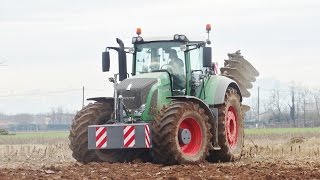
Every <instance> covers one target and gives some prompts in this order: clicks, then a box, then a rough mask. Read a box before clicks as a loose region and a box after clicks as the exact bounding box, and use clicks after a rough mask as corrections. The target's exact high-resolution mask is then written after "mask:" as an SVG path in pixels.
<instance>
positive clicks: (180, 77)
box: [168, 49, 186, 90]
mask: <svg viewBox="0 0 320 180" xmlns="http://www.w3.org/2000/svg"><path fill="white" fill-rule="evenodd" d="M168 53H169V59H170V62H169V67H170V69H168V70H169V71H170V72H171V73H172V78H173V89H174V90H182V89H185V84H186V79H185V74H184V63H183V61H182V60H181V59H180V58H179V57H178V54H177V51H176V50H174V49H170V50H169V52H168Z"/></svg>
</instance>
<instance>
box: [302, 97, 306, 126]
mask: <svg viewBox="0 0 320 180" xmlns="http://www.w3.org/2000/svg"><path fill="white" fill-rule="evenodd" d="M303 127H306V97H305V96H304V98H303Z"/></svg>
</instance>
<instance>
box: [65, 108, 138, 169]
mask: <svg viewBox="0 0 320 180" xmlns="http://www.w3.org/2000/svg"><path fill="white" fill-rule="evenodd" d="M112 110H113V105H110V104H107V103H98V102H96V103H93V104H89V105H87V106H85V107H83V108H82V110H80V111H79V112H78V113H77V114H76V116H75V118H74V119H73V121H72V125H71V129H70V135H69V140H70V145H69V147H70V149H71V150H72V156H73V157H74V158H75V159H76V160H77V161H78V162H81V163H85V164H86V163H89V162H123V161H130V160H131V157H135V156H132V154H131V153H134V151H131V152H128V151H127V150H89V149H88V126H89V125H99V124H107V123H111V122H110V119H111V113H112ZM108 121H109V122H108Z"/></svg>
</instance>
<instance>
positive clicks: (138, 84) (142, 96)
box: [117, 78, 157, 110]
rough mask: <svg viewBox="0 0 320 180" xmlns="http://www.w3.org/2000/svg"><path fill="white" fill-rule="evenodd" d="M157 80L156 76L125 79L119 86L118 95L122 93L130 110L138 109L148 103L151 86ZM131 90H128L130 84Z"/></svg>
mask: <svg viewBox="0 0 320 180" xmlns="http://www.w3.org/2000/svg"><path fill="white" fill-rule="evenodd" d="M156 82H157V79H154V78H136V79H125V80H123V81H122V82H121V83H120V84H119V85H118V86H117V93H118V96H119V95H122V97H123V104H124V105H125V107H126V108H127V109H128V110H136V109H138V108H139V107H140V106H141V105H142V104H145V103H146V100H147V96H148V93H149V90H150V88H151V87H152V85H153V84H155V83H156ZM130 84H131V88H130V90H127V88H128V86H130Z"/></svg>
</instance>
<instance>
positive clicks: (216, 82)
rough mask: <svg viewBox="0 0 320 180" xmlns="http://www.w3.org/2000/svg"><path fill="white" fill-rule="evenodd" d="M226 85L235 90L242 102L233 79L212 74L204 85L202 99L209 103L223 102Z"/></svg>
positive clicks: (238, 89)
mask: <svg viewBox="0 0 320 180" xmlns="http://www.w3.org/2000/svg"><path fill="white" fill-rule="evenodd" d="M228 87H232V88H234V89H235V90H237V92H238V94H239V96H240V102H242V95H241V91H240V88H239V86H238V84H237V83H236V82H235V81H234V80H232V79H230V78H227V77H224V76H213V77H212V78H210V79H209V80H208V82H207V83H206V87H205V97H204V101H205V102H206V103H207V104H210V105H219V104H223V103H224V96H225V94H226V91H227V89H228Z"/></svg>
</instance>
